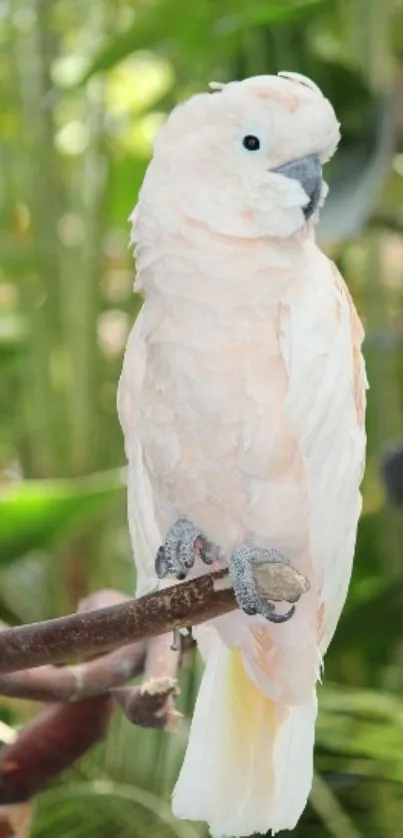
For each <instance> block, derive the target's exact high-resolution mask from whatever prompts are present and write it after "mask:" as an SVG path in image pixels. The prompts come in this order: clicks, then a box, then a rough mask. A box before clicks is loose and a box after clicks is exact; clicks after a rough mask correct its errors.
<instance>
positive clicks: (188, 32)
mask: <svg viewBox="0 0 403 838" xmlns="http://www.w3.org/2000/svg"><path fill="white" fill-rule="evenodd" d="M322 3H324V0H296V2H285V1H284V0H283V2H282V3H279V2H277V3H268V2H267V0H260V2H255V3H254V4H250V5H249V6H248V8H246V9H245V4H244V2H243V0H242V2H241V0H238V2H236V3H234V2H233V1H232V2H229V0H227V2H224V3H220V4H217V7H214V5H213V4H210V3H209V2H207V0H198V3H196V4H194V3H192V4H190V3H188V2H187V0H176V2H172V0H158V2H155V3H154V4H153V5H152V7H151V8H150V7H147V11H145V10H143V12H138V13H137V15H136V18H135V21H134V23H133V25H132V26H130V27H129V28H128V29H126V30H125V31H124V32H122V33H120V34H119V35H117V36H115V37H114V38H112V39H110V40H108V41H107V42H106V44H105V45H104V46H103V48H102V49H101V50H100V52H99V53H98V55H96V56H95V58H94V59H93V61H92V63H91V65H90V67H89V68H88V69H87V71H86V73H85V75H84V76H83V78H82V79H81V80H80V82H79V83H80V84H83V83H85V82H86V81H88V79H89V78H90V77H91V76H93V75H94V74H96V73H99V72H105V71H106V70H110V69H111V68H112V67H115V66H116V64H118V63H119V62H120V61H122V60H123V59H125V58H127V57H128V56H129V55H132V54H133V53H134V52H136V51H137V50H152V49H156V48H157V47H158V48H161V47H162V46H164V45H165V46H167V45H170V47H171V49H172V47H174V49H175V50H177V51H178V53H179V55H180V56H181V58H183V56H184V55H190V56H191V55H192V52H193V50H194V49H197V50H198V51H200V50H201V51H202V53H203V54H205V53H206V44H211V41H212V40H218V41H219V42H222V41H224V40H225V39H227V38H230V37H231V36H232V35H233V33H234V32H239V31H245V29H247V28H250V27H254V26H257V25H259V24H260V25H265V26H268V25H273V26H274V25H280V24H283V23H286V22H287V23H288V22H291V21H293V20H294V19H295V18H298V17H299V16H300V15H301V13H304V12H307V11H311V9H312V7H315V6H318V5H321V4H322ZM216 8H217V9H218V10H219V13H218V14H217V13H216V14H214V12H215V11H216ZM206 81H207V80H206Z"/></svg>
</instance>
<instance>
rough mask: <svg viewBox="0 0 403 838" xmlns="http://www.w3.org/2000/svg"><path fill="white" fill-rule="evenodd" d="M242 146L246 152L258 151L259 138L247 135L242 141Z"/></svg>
mask: <svg viewBox="0 0 403 838" xmlns="http://www.w3.org/2000/svg"><path fill="white" fill-rule="evenodd" d="M242 145H243V146H244V148H246V149H247V150H248V151H258V150H259V148H260V140H259V137H255V135H254V134H247V135H246V137H244V138H243V140H242Z"/></svg>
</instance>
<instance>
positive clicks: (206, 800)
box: [118, 72, 367, 836]
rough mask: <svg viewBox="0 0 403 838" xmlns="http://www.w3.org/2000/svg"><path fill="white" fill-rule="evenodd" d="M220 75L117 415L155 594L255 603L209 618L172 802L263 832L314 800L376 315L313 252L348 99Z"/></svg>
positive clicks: (164, 144) (186, 144)
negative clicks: (205, 581) (209, 584)
mask: <svg viewBox="0 0 403 838" xmlns="http://www.w3.org/2000/svg"><path fill="white" fill-rule="evenodd" d="M212 88H213V89H212V91H211V92H206V93H201V94H197V95H194V96H192V97H191V98H190V99H189V100H188V101H186V102H184V103H182V104H179V105H178V106H176V107H175V108H174V110H173V112H172V113H171V114H170V116H169V117H168V119H167V121H166V122H165V124H164V125H163V127H162V128H161V129H160V131H159V133H158V135H157V137H156V140H155V145H154V153H153V157H152V160H151V162H150V164H149V166H148V169H147V172H146V175H145V178H144V182H143V184H142V187H141V190H140V193H139V198H138V203H137V206H136V208H135V210H134V212H133V214H132V216H131V220H132V224H133V232H132V239H131V240H132V243H133V245H134V248H135V257H136V274H137V275H136V282H135V288H136V290H137V291H139V292H141V294H142V295H143V297H144V304H143V307H142V310H141V312H140V314H139V316H138V317H137V320H136V322H135V325H134V328H133V329H132V331H131V334H130V336H129V339H128V343H127V347H126V353H125V359H124V363H123V369H122V374H121V378H120V382H119V388H118V412H119V417H120V422H121V425H122V428H123V433H124V439H125V450H126V456H127V460H128V516H129V528H130V533H131V539H132V545H133V551H134V556H135V562H136V566H137V594H138V595H142V594H145V593H147V592H149V591H151V590H155V589H156V587H157V586H158V585H160V586H163V585H166V584H167V583H170V580H173V581H174V582H175V581H176V580H178V579H184V578H185V577H186V576H187V575H189V574H190V575H193V576H195V575H198V574H200V573H203V572H206V571H208V570H209V568H210V567H211V563H214V562H215V563H216V564H215V566H218V565H220V562H221V565H220V566H222V565H223V564H225V565H226V566H227V567H228V570H229V575H230V579H231V581H232V584H233V587H234V590H235V594H236V599H237V602H238V605H239V608H238V609H237V610H235V611H233V612H231V613H230V614H227V615H225V616H221V617H219V618H217V619H214V620H211V621H209V622H208V623H207V624H205V625H204V626H202V627H200V628H199V629H198V631H197V639H198V641H199V644H200V649H201V652H202V654H203V656H204V658H205V669H204V674H203V678H202V682H201V686H200V690H199V694H198V697H197V702H196V707H195V711H194V716H193V720H192V725H191V730H190V735H189V742H188V747H187V751H186V754H185V758H184V762H183V765H182V768H181V772H180V775H179V779H178V781H177V783H176V787H175V789H174V792H173V811H174V813H175V814H176V815H177V816H178V817H180V818H186V819H190V820H201V821H205V822H207V823H208V824H209V828H210V832H211V834H212V835H213V836H247V835H251V834H253V833H255V832H262V833H265V832H267V831H268V830H270V829H271V830H272V832H273V833H275V832H277V831H278V830H281V829H293V828H294V826H295V825H296V823H297V822H298V819H299V817H300V815H301V813H302V811H303V809H304V807H305V805H306V801H307V798H308V795H309V792H310V788H311V784H312V776H313V748H314V733H315V720H316V715H317V699H316V684H317V682H318V680H320V676H321V665H322V660H323V656H324V654H325V652H326V649H327V647H328V645H329V643H330V640H331V638H332V635H333V633H334V631H335V628H336V624H337V622H338V619H339V616H340V613H341V610H342V607H343V604H344V601H345V598H346V595H347V590H348V586H349V580H350V574H351V569H352V560H353V553H354V547H355V539H356V530H357V522H358V519H359V515H360V510H361V494H360V484H361V480H362V477H363V471H364V461H365V445H366V435H365V404H366V393H365V391H366V387H367V379H366V373H365V364H364V360H363V356H362V352H361V344H362V340H363V334H364V333H363V328H362V325H361V321H360V319H359V317H358V315H357V313H356V309H355V307H354V304H353V302H352V299H351V297H350V295H349V292H348V290H347V287H346V285H345V284H344V281H343V279H342V278H341V276H340V275H339V273H338V271H337V269H336V267H335V265H334V264H332V262H331V261H329V259H328V258H327V257H326V256H325V255H324V254H323V253H322V252H321V251H320V249H319V248H318V246H317V245H316V243H315V233H314V228H315V222H316V221H317V217H318V210H319V208H320V206H321V205H322V203H323V201H324V199H325V196H326V191H327V187H326V186H325V184H324V181H323V179H322V166H323V164H324V163H326V162H327V161H328V160H329V159H330V157H331V156H332V155H333V153H334V151H335V149H336V147H337V144H338V140H339V124H338V122H337V119H336V116H335V113H334V111H333V108H332V106H331V104H330V103H329V101H328V100H327V99H326V98H325V97H324V96H323V95H322V93H321V91H320V90H319V88H318V87H317V86H316V85H315V84H314V83H313V82H312V81H310V80H309V79H307V78H305V77H304V76H301V75H298V74H295V73H286V72H283V73H279V74H278V75H276V76H274V75H273V76H269V75H267V76H258V77H254V78H248V79H245V80H243V81H236V82H230V83H228V84H226V85H224V84H223V85H221V84H213V85H212ZM271 561H276V562H284V563H291V565H292V567H293V568H295V569H297V570H298V571H299V572H300V573H302V574H303V575H304V576H305V577H306V578H307V579H308V580H309V584H310V590H309V592H308V593H306V594H304V596H303V597H302V599H301V600H300V602H299V603H298V605H297V606H296V609H295V608H292V609H290V610H289V611H287V612H286V613H284V611H283V612H279V611H278V608H277V609H276V608H275V607H274V605H273V603H270V602H268V601H267V599H265V597H264V595H263V594H262V590H261V588H260V587H259V584H258V582H257V581H256V580H257V574H256V568H258V567H259V566H260V567H261V566H262V565H264V564H265V563H266V562H271ZM217 563H218V564H217Z"/></svg>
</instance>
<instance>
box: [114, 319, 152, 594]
mask: <svg viewBox="0 0 403 838" xmlns="http://www.w3.org/2000/svg"><path fill="white" fill-rule="evenodd" d="M145 353H146V348H145V341H144V337H143V310H141V311H140V313H139V315H138V317H137V319H136V322H135V324H134V327H133V329H132V331H131V333H130V336H129V340H128V342H127V346H126V352H125V357H124V362H123V368H122V372H121V376H120V380H119V385H118V396H117V407H118V415H119V421H120V424H121V426H122V430H123V435H124V443H125V452H126V457H127V461H128V473H127V474H128V476H127V502H128V521H129V530H130V538H131V542H132V547H133V553H134V560H135V563H136V570H137V595H138V596H142V595H143V594H145V593H148V592H149V591H151V590H153V589H155V588H156V587H157V585H158V580H157V577H156V575H155V570H154V560H155V556H156V553H157V550H158V547H159V546H160V544H161V543H162V539H161V533H160V532H159V529H158V525H157V521H156V516H155V509H154V500H153V494H152V490H151V485H150V481H149V478H148V475H147V472H146V469H145V468H144V462H143V451H142V448H141V444H140V441H139V438H138V435H137V433H136V422H137V410H136V405H137V404H138V402H139V396H140V392H141V387H142V382H143V379H144V373H145V363H146V357H145Z"/></svg>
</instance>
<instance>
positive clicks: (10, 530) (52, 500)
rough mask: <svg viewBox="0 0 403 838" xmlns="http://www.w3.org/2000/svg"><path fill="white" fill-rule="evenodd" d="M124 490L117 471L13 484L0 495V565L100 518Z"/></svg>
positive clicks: (119, 473) (120, 476)
mask: <svg viewBox="0 0 403 838" xmlns="http://www.w3.org/2000/svg"><path fill="white" fill-rule="evenodd" d="M122 490H123V481H122V474H121V472H120V471H119V470H113V471H110V472H106V473H101V474H97V475H92V476H90V477H84V478H79V479H75V480H38V481H34V480H32V481H24V482H18V483H12V484H11V485H9V486H7V487H6V488H5V489H4V490H3V491H2V493H1V495H0V561H1V562H9V561H12V560H13V559H16V558H18V557H19V556H22V555H23V554H25V553H26V552H28V551H30V550H33V549H38V548H42V547H44V546H47V545H49V544H50V543H53V542H54V540H55V539H57V538H60V537H61V536H63V535H66V534H67V533H68V532H70V530H71V529H72V528H73V527H76V526H79V525H81V526H82V525H83V524H85V523H86V522H87V521H88V520H90V519H92V517H93V516H94V515H96V514H99V513H100V512H101V511H102V510H103V509H104V508H105V506H107V504H108V503H109V502H110V501H111V500H112V499H113V498H114V497H116V495H117V494H118V493H120V492H122Z"/></svg>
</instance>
